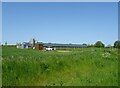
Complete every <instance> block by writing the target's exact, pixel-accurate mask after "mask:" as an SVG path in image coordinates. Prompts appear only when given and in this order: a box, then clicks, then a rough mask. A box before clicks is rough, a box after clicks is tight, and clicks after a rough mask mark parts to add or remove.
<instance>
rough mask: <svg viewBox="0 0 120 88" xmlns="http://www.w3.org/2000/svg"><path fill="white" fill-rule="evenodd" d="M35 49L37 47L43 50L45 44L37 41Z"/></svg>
mask: <svg viewBox="0 0 120 88" xmlns="http://www.w3.org/2000/svg"><path fill="white" fill-rule="evenodd" d="M35 49H36V50H43V44H41V43H40V44H39V43H36V44H35Z"/></svg>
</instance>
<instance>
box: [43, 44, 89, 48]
mask: <svg viewBox="0 0 120 88" xmlns="http://www.w3.org/2000/svg"><path fill="white" fill-rule="evenodd" d="M43 46H44V47H49V46H50V47H80V48H85V47H87V46H85V45H81V44H57V43H43Z"/></svg>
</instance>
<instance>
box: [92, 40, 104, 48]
mask: <svg viewBox="0 0 120 88" xmlns="http://www.w3.org/2000/svg"><path fill="white" fill-rule="evenodd" d="M94 46H95V47H98V48H102V47H105V45H104V44H103V43H102V42H101V41H97V42H96V43H95V44H94Z"/></svg>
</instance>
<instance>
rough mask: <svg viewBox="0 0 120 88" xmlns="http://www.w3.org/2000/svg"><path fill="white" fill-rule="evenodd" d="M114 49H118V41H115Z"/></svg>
mask: <svg viewBox="0 0 120 88" xmlns="http://www.w3.org/2000/svg"><path fill="white" fill-rule="evenodd" d="M114 48H119V49H120V41H115V43H114Z"/></svg>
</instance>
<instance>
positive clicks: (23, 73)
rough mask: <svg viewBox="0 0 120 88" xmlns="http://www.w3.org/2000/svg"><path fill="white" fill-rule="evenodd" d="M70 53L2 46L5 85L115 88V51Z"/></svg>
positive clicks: (81, 50)
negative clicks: (110, 87) (111, 87)
mask: <svg viewBox="0 0 120 88" xmlns="http://www.w3.org/2000/svg"><path fill="white" fill-rule="evenodd" d="M69 50H71V51H72V52H57V51H52V52H49V51H37V50H32V49H16V48H15V47H3V54H2V55H3V63H2V65H3V66H2V67H3V75H2V76H3V77H2V79H3V85H4V86H11V85H12V86H15V85H17V86H117V85H118V53H117V50H116V49H109V48H108V49H104V48H101V49H99V48H79V49H69Z"/></svg>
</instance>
